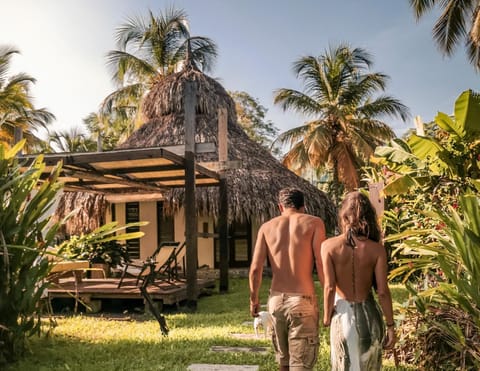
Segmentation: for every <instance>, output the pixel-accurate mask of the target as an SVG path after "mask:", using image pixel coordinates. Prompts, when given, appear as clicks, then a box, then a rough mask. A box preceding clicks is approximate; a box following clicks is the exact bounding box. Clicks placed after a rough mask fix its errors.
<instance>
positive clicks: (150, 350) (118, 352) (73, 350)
mask: <svg viewBox="0 0 480 371" xmlns="http://www.w3.org/2000/svg"><path fill="white" fill-rule="evenodd" d="M229 284H230V288H229V293H228V294H218V292H214V294H213V295H211V296H205V297H201V298H200V299H199V301H198V310H197V311H196V312H195V313H186V312H182V311H181V309H180V310H179V311H178V312H172V311H171V312H172V313H168V314H166V318H167V323H168V326H169V327H170V334H169V336H168V337H164V336H162V335H161V333H160V329H159V325H158V323H157V321H156V320H155V319H154V318H153V317H152V316H151V315H150V314H148V313H147V314H144V315H136V316H131V317H130V318H128V317H127V318H116V319H115V318H111V317H110V318H109V317H107V316H108V315H107V314H105V316H104V317H101V316H98V315H96V316H93V315H85V314H83V315H75V316H66V317H61V318H60V317H59V318H57V323H58V326H57V327H56V328H54V330H53V332H52V333H51V334H50V335H49V336H48V337H45V335H42V336H41V337H33V338H32V339H31V340H32V342H31V350H32V353H31V354H30V355H28V356H27V357H26V358H25V359H23V360H21V361H19V362H17V363H16V364H13V365H10V366H8V367H7V369H6V370H8V371H13V370H21V371H30V370H32V371H34V370H35V371H36V370H41V371H43V370H45V371H46V370H49V371H50V370H99V371H107V370H129V371H130V370H186V369H187V367H188V365H190V364H192V363H219V364H249V365H259V366H260V370H277V369H278V367H277V365H276V363H275V359H274V354H273V352H272V349H271V345H270V341H269V340H268V339H267V340H264V339H263V335H262V337H261V338H260V339H239V338H235V337H233V336H232V334H253V333H254V331H253V326H252V325H251V324H250V325H245V324H244V323H245V322H247V321H250V322H251V321H252V319H251V317H250V315H249V312H248V310H249V307H248V280H247V279H240V278H236V279H230V282H229ZM269 284H270V281H269V280H265V281H264V283H263V285H262V294H261V299H262V302H265V301H266V298H267V295H268V294H267V292H268V285H269ZM392 293H393V296H394V300H395V302H396V303H399V302H403V301H404V300H405V299H406V298H407V296H408V295H407V293H406V291H405V290H404V289H402V288H401V287H400V286H393V287H392ZM319 297H320V296H319ZM320 331H321V332H320V353H319V358H318V362H317V366H316V368H315V370H329V369H330V365H329V346H328V341H329V340H328V332H327V331H326V329H324V328H321V329H320ZM214 345H228V346H243V347H245V346H261V347H267V348H268V349H269V352H268V354H266V355H262V354H255V353H241V352H238V353H217V352H212V351H211V350H210V349H211V347H212V346H214ZM384 366H385V367H384V369H385V370H394V369H395V367H394V365H393V362H392V361H389V360H385V361H384ZM400 369H403V370H408V368H405V367H403V368H400ZM412 369H413V368H412Z"/></svg>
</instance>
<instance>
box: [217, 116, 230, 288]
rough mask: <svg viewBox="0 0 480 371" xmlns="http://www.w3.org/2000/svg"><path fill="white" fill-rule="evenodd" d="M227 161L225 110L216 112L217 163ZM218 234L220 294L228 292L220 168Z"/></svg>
mask: <svg viewBox="0 0 480 371" xmlns="http://www.w3.org/2000/svg"><path fill="white" fill-rule="evenodd" d="M227 161H228V115H227V110H226V109H225V108H220V109H219V110H218V162H219V163H220V164H225V163H226V162H227ZM220 169H221V170H220V171H219V174H220V188H219V194H220V199H219V216H218V232H219V243H220V264H219V268H220V285H219V290H220V292H227V291H228V268H229V256H228V255H229V248H228V187H227V178H226V174H225V168H222V167H220Z"/></svg>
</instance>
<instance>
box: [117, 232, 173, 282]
mask: <svg viewBox="0 0 480 371" xmlns="http://www.w3.org/2000/svg"><path fill="white" fill-rule="evenodd" d="M178 245H180V242H175V241H167V242H162V243H161V244H160V246H158V247H157V248H156V249H155V251H154V252H153V254H152V255H150V256H149V257H148V258H147V259H145V260H144V261H140V262H128V263H125V265H124V267H123V270H122V275H121V276H120V281H119V282H118V286H117V288H120V287H121V286H122V284H123V280H124V279H125V277H126V276H127V275H128V276H131V277H135V278H136V281H135V286H138V283H139V282H140V281H143V278H144V276H145V275H149V274H150V273H149V268H150V267H152V265H157V262H158V259H159V254H161V253H162V252H163V251H162V250H165V249H167V248H169V247H177V246H178ZM169 258H170V254H169V255H168V256H167V257H166V259H169ZM165 262H166V260H165ZM161 264H162V265H163V264H164V259H162V260H161ZM162 265H161V266H162Z"/></svg>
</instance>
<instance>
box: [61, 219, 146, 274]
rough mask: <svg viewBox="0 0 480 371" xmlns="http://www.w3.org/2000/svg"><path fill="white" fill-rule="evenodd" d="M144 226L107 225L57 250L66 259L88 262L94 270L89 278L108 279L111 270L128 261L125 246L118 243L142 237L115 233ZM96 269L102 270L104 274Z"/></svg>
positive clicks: (114, 223) (132, 224)
mask: <svg viewBox="0 0 480 371" xmlns="http://www.w3.org/2000/svg"><path fill="white" fill-rule="evenodd" d="M145 224H146V223H145V222H139V223H129V224H127V225H125V226H121V227H118V222H111V223H107V224H105V225H103V226H101V227H99V228H97V229H95V230H94V231H93V232H91V233H88V234H85V235H81V236H72V237H71V238H70V239H69V240H67V241H64V242H63V243H61V244H60V246H59V250H60V253H61V255H62V256H64V257H65V258H67V259H79V260H88V261H89V262H90V267H91V268H94V269H93V270H92V271H91V274H90V276H91V278H103V277H108V276H109V275H110V271H111V269H112V268H115V267H117V266H118V265H122V264H123V263H125V262H128V261H130V257H129V255H128V251H127V248H126V246H125V245H124V244H121V243H120V242H119V241H126V240H129V239H133V238H140V237H142V236H143V232H130V233H121V234H116V233H117V232H119V231H121V230H124V229H126V228H128V227H133V226H142V225H145ZM98 269H103V270H104V272H103V273H102V272H100V271H98Z"/></svg>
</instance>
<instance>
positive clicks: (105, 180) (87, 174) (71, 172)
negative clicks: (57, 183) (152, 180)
mask: <svg viewBox="0 0 480 371" xmlns="http://www.w3.org/2000/svg"><path fill="white" fill-rule="evenodd" d="M63 172H64V173H65V174H66V175H68V176H72V177H75V178H80V179H90V180H94V181H96V182H98V183H102V184H121V185H124V186H128V187H134V188H140V189H145V190H150V191H156V192H162V191H163V192H165V190H166V189H165V188H162V187H160V186H156V185H153V184H147V183H144V182H140V181H134V180H127V179H124V178H119V177H116V178H109V177H106V176H104V175H102V174H101V173H97V172H93V171H87V170H76V169H69V168H67V167H64V168H63Z"/></svg>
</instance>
